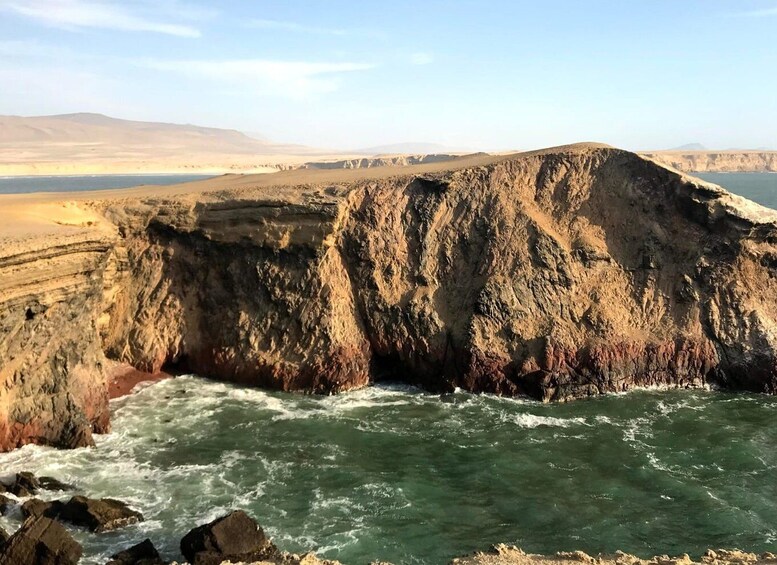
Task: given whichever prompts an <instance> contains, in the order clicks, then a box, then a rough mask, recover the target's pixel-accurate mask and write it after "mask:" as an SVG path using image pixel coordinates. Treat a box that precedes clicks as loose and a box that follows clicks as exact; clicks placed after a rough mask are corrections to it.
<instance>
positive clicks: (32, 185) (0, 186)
mask: <svg viewBox="0 0 777 565" xmlns="http://www.w3.org/2000/svg"><path fill="white" fill-rule="evenodd" d="M211 177H213V175H178V174H169V175H85V176H78V175H59V176H31V177H0V194H20V193H26V192H82V191H89V190H103V189H107V188H128V187H130V186H138V185H142V184H149V185H167V184H178V183H181V182H190V181H194V180H203V179H207V178H211Z"/></svg>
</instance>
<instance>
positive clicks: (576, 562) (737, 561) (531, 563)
mask: <svg viewBox="0 0 777 565" xmlns="http://www.w3.org/2000/svg"><path fill="white" fill-rule="evenodd" d="M774 564H777V555H775V554H773V553H763V554H760V555H759V554H756V553H750V552H747V551H740V550H738V549H734V550H726V549H718V550H717V551H713V550H711V549H710V550H707V552H706V553H705V554H704V555H703V556H702V557H701V559H700V560H698V561H694V560H692V559H691V558H690V556H688V554H683V555H681V556H679V557H670V556H668V555H660V556H656V557H652V558H649V559H643V558H640V557H637V556H635V555H629V554H628V553H624V552H622V551H616V552H615V553H614V554H612V555H598V556H596V557H592V556H590V555H588V554H586V553H584V552H582V551H569V552H567V551H565V552H559V553H556V554H555V555H537V554H532V553H525V552H524V551H522V550H521V549H519V548H517V547H514V546H508V545H504V544H499V545H495V546H493V547H492V548H491V550H490V551H486V552H478V553H475V554H474V555H471V556H469V557H460V558H457V559H454V560H453V561H452V562H451V565H774Z"/></svg>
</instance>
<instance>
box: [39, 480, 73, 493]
mask: <svg viewBox="0 0 777 565" xmlns="http://www.w3.org/2000/svg"><path fill="white" fill-rule="evenodd" d="M38 484H40V488H42V489H43V490H52V491H66V490H75V487H74V486H73V485H69V484H67V483H63V482H62V481H60V480H59V479H55V478H54V477H38Z"/></svg>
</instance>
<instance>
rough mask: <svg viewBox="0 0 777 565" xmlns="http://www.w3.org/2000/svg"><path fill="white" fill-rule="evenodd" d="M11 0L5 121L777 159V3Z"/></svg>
mask: <svg viewBox="0 0 777 565" xmlns="http://www.w3.org/2000/svg"><path fill="white" fill-rule="evenodd" d="M390 8H391V9H388V7H387V6H385V5H378V4H369V3H368V4H359V5H354V4H353V3H350V2H344V1H341V2H331V3H327V4H326V5H324V4H320V5H318V4H313V5H307V4H306V3H303V2H276V1H272V2H264V3H262V5H261V6H257V5H245V4H244V3H241V2H236V1H233V2H222V3H216V2H205V1H200V2H193V1H192V2H189V1H184V0H163V1H158V2H151V1H149V0H138V1H134V2H116V1H113V0H110V1H108V0H103V1H99V0H38V1H36V2H35V3H34V4H30V3H23V2H20V1H17V0H0V13H1V14H2V16H3V17H2V19H1V20H0V31H1V32H2V39H0V79H2V81H3V85H4V89H3V91H2V92H1V93H0V114H6V115H26V116H31V115H55V114H64V113H77V112H94V113H102V114H106V115H108V116H112V117H116V118H121V119H130V120H142V121H154V122H171V123H182V124H185V123H189V124H195V125H199V126H207V127H218V128H226V129H236V130H239V131H241V132H247V133H249V135H255V136H261V137H263V138H265V139H267V140H270V141H272V142H277V143H295V144H302V145H307V146H312V147H322V148H332V149H343V150H345V149H356V148H365V147H374V146H386V145H392V144H397V143H431V144H439V145H440V146H444V147H447V148H451V149H465V150H509V149H525V148H534V147H543V146H554V145H561V144H565V143H572V142H579V141H598V142H603V143H609V144H611V145H615V146H619V147H624V148H627V149H635V150H653V149H669V148H675V147H681V146H685V145H687V144H696V143H699V144H702V145H704V146H705V147H707V148H710V149H728V148H745V149H756V148H770V149H777V107H775V105H774V103H773V100H772V98H773V93H774V90H775V86H777V79H775V78H774V77H773V73H769V72H768V69H770V68H774V67H775V63H777V50H775V49H774V48H773V46H772V45H771V44H772V41H771V39H770V38H771V37H772V36H773V34H774V32H775V28H776V27H777V1H774V0H769V1H767V0H749V1H738V2H733V1H725V0H710V1H701V0H693V1H687V2H682V3H678V2H672V1H669V0H658V1H655V2H639V3H637V2H630V3H623V2H616V1H614V0H596V1H590V2H584V3H581V2H572V1H571V0H566V1H560V0H556V1H551V2H546V3H543V4H542V5H536V4H533V3H529V2H503V1H493V2H471V1H460V2H454V3H448V2H439V1H436V2H425V3H423V4H422V5H418V4H416V3H410V2H404V1H403V2H396V3H393V4H392V5H391V7H390Z"/></svg>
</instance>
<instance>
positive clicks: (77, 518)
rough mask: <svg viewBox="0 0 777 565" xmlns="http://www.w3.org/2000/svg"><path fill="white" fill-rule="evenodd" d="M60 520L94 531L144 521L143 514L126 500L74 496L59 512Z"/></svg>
mask: <svg viewBox="0 0 777 565" xmlns="http://www.w3.org/2000/svg"><path fill="white" fill-rule="evenodd" d="M57 517H58V519H59V520H63V521H65V522H70V523H71V524H75V525H76V526H83V527H85V528H89V529H90V530H91V531H93V532H108V531H111V530H116V529H118V528H123V527H124V526H129V525H130V524H136V523H137V522H142V521H143V515H142V514H141V513H140V512H137V511H136V510H133V509H132V508H130V507H129V506H127V504H125V503H124V502H121V501H120V500H114V499H112V498H101V499H93V498H86V497H85V496H74V497H73V498H71V499H70V500H69V501H67V503H65V504H64V505H62V507H61V508H60V509H59V511H58V513H57Z"/></svg>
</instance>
